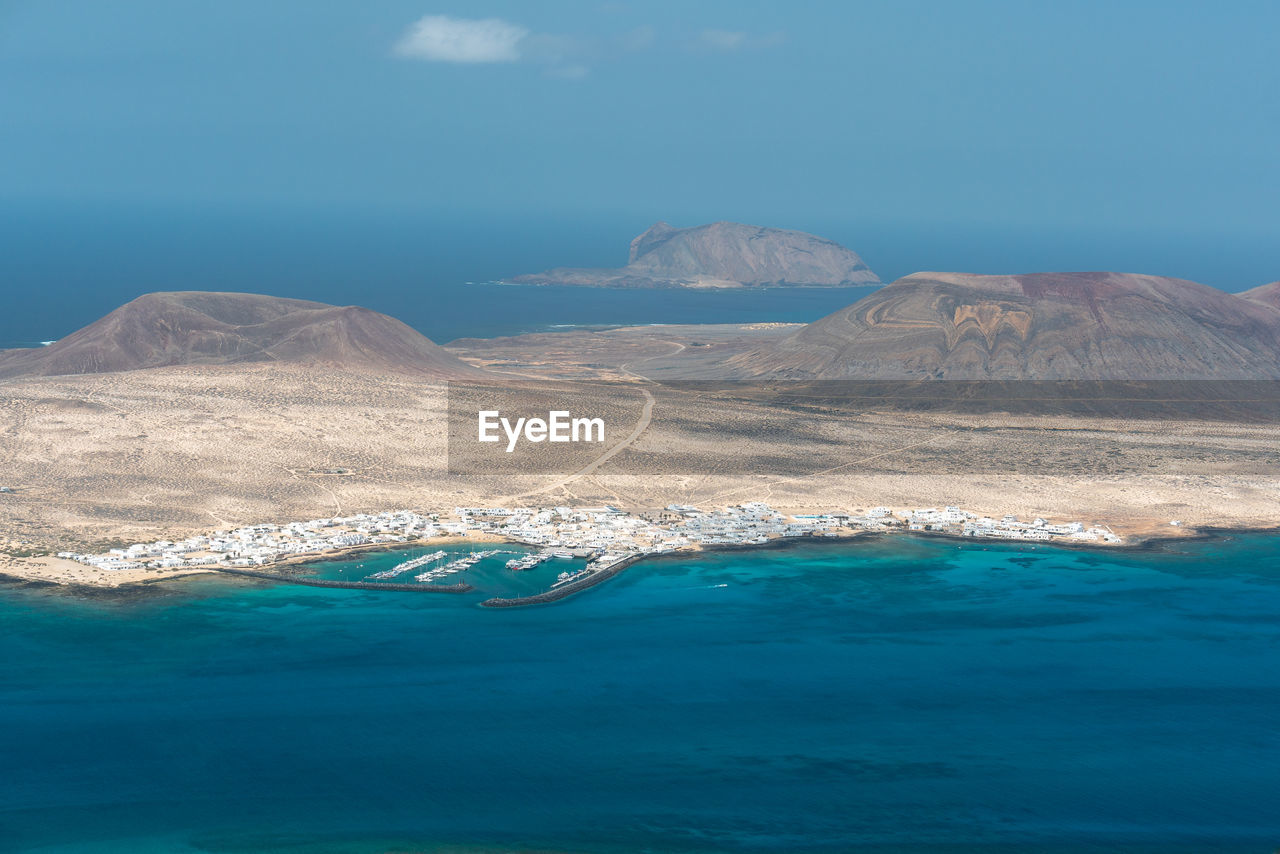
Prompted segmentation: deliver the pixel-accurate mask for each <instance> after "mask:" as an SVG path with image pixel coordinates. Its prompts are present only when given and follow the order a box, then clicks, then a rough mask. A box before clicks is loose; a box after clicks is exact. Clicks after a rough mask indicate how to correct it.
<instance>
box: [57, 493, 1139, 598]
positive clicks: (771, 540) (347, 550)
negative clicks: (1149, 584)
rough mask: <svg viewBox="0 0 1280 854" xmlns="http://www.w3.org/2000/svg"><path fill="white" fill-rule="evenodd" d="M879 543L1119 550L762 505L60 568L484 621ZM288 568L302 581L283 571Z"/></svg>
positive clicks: (157, 548) (982, 521) (394, 530)
mask: <svg viewBox="0 0 1280 854" xmlns="http://www.w3.org/2000/svg"><path fill="white" fill-rule="evenodd" d="M875 533H880V534H892V533H919V534H927V535H937V536H948V537H956V538H962V539H981V540H1005V541H1018V542H1030V543H1055V544H1061V545H1068V546H1085V545H1101V544H1118V543H1121V542H1122V540H1121V538H1120V537H1119V536H1118V535H1117V534H1115V532H1114V531H1112V530H1111V528H1110V527H1109V526H1107V525H1106V524H1105V523H1103V524H1097V523H1095V524H1086V523H1085V522H1081V521H1069V522H1051V521H1049V520H1046V519H1043V518H1040V517H1035V518H1032V519H1029V520H1028V519H1021V518H1019V517H1018V516H1017V515H1015V514H1011V513H1007V514H1002V515H1001V516H999V517H997V516H993V515H983V514H979V513H975V512H971V511H967V510H964V509H962V508H960V507H955V506H947V507H943V508H936V507H933V508H913V509H911V508H908V509H902V508H890V507H873V508H870V509H866V510H857V511H826V512H817V513H793V514H787V513H783V512H782V511H780V510H778V509H775V508H774V507H772V506H770V505H769V504H767V503H764V502H759V501H756V502H747V503H742V504H735V505H730V506H725V507H719V508H715V509H709V510H705V509H703V508H699V507H696V506H692V505H683V504H670V505H667V506H666V507H664V508H661V509H657V510H651V511H641V512H629V511H626V510H623V509H621V508H618V507H613V506H609V505H605V506H599V507H572V506H565V505H560V506H554V507H455V508H454V509H453V511H452V512H451V513H444V512H430V513H423V512H417V511H411V510H395V511H386V512H383V513H378V514H358V515H354V516H345V517H333V518H327V519H313V520H310V521H306V522H292V523H286V524H259V525H247V526H242V527H239V528H235V529H232V530H222V531H215V532H213V533H210V534H201V535H196V536H192V537H188V538H187V539H185V540H159V541H156V542H153V543H138V544H133V545H130V546H126V547H119V548H114V549H110V550H108V551H107V552H105V553H96V554H82V553H76V552H62V553H59V555H58V559H59V560H65V561H72V562H75V563H80V564H84V565H86V566H89V567H92V568H94V569H96V570H98V571H101V572H103V573H105V574H112V573H115V572H118V571H122V570H133V571H141V572H154V573H156V574H162V573H165V572H174V571H188V572H190V571H201V570H203V571H212V572H219V573H226V574H231V575H242V576H248V577H257V578H266V579H273V580H278V581H283V582H287V583H298V584H312V586H328V587H344V588H353V589H359V588H376V589H379V590H398V591H415V592H416V591H420V590H427V591H435V590H445V591H449V592H473V591H474V592H477V593H479V594H482V595H483V594H487V598H486V599H485V600H484V601H483V602H482V603H481V604H483V605H485V606H487V607H512V606H518V605H528V604H538V603H543V602H552V601H556V600H559V599H563V598H564V597H566V596H570V595H573V594H574V593H578V592H580V591H583V590H586V589H589V588H591V587H593V586H595V585H597V584H599V583H601V582H602V581H605V580H607V579H609V578H612V577H614V576H615V575H616V574H617V573H618V572H620V571H622V569H625V568H626V567H627V566H630V565H632V564H634V563H635V562H636V561H638V560H641V559H643V558H645V557H650V556H655V555H664V554H672V553H681V552H684V553H688V552H697V551H703V550H720V549H735V548H759V547H764V546H771V545H781V544H785V543H788V542H797V541H800V540H802V539H805V538H823V539H841V538H849V537H853V536H857V535H861V534H875ZM480 543H486V544H489V546H488V547H482V548H477V545H479V544H480ZM428 549H430V550H428ZM285 565H289V566H292V567H294V568H299V567H305V569H301V570H300V572H301V574H299V572H294V571H290V572H283V571H279V569H280V568H282V567H283V566H285ZM357 575H358V576H359V577H358V578H357V577H355V576H357ZM409 578H412V581H410V580H407V579H409Z"/></svg>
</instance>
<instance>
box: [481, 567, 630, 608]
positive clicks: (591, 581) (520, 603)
mask: <svg viewBox="0 0 1280 854" xmlns="http://www.w3.org/2000/svg"><path fill="white" fill-rule="evenodd" d="M646 557H650V555H647V554H638V555H630V556H628V557H624V558H622V559H621V560H619V561H617V562H615V563H611V564H609V566H607V567H605V568H604V569H598V570H596V571H595V572H593V573H591V574H590V575H587V576H586V577H585V578H580V579H577V580H574V581H571V582H569V583H567V584H564V585H562V586H560V587H553V588H552V589H550V590H547V591H545V592H543V593H535V594H534V595H532V596H520V597H517V598H514V599H503V598H500V597H499V598H494V599H486V600H484V601H483V602H481V603H480V604H481V606H483V607H485V608H521V607H524V606H526V605H545V604H547V603H549V602H558V601H559V600H561V599H564V598H565V597H566V596H572V595H573V594H575V593H581V592H582V591H583V590H586V589H587V588H589V587H594V586H595V585H597V584H599V583H600V582H602V581H608V580H609V579H610V578H613V577H614V576H615V575H617V574H618V573H620V572H622V571H623V570H624V569H626V568H627V567H629V566H631V565H632V564H633V563H638V562H639V561H641V560H643V559H645V558H646Z"/></svg>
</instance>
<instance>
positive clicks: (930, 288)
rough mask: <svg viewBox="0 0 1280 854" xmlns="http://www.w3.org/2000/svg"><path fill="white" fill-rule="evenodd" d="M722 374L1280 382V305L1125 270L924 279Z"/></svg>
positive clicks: (904, 282) (900, 285)
mask: <svg viewBox="0 0 1280 854" xmlns="http://www.w3.org/2000/svg"><path fill="white" fill-rule="evenodd" d="M724 367H725V371H724V372H723V373H722V375H728V376H735V377H793V378H798V379H864V378H866V379H888V378H893V379H961V380H1110V379H1131V380H1139V379H1141V380H1146V379H1277V378H1280V309H1277V308H1273V307H1271V306H1269V305H1266V304H1264V303H1263V302H1262V301H1261V300H1258V301H1253V300H1251V299H1242V298H1241V297H1240V296H1236V295H1233V294H1228V293H1225V292H1223V291H1220V290H1218V289H1216V288H1212V287H1208V286H1206V285H1200V284H1196V283H1195V282H1189V281H1184V280H1181V279H1168V278H1161V277H1158V276H1143V275H1135V274H1127V273H1105V272H1104V273H1034V274H1029V275H1017V276H979V275H969V274H961V273H916V274H914V275H911V276H907V277H905V278H902V279H899V280H898V281H896V282H894V283H892V284H890V285H887V286H885V287H884V288H881V289H880V290H878V291H876V292H875V293H873V294H871V295H870V296H868V297H866V298H865V299H863V300H860V301H859V302H857V303H854V304H853V305H851V306H848V307H847V308H844V309H841V310H840V311H837V312H835V313H834V314H831V315H828V316H827V317H824V318H822V319H820V320H817V321H815V322H813V323H811V324H809V325H807V326H805V327H803V328H801V329H800V330H798V331H796V332H794V333H792V334H790V335H788V336H785V337H783V338H781V339H779V340H778V341H776V342H773V343H770V344H765V345H761V346H760V347H758V348H755V349H752V350H750V351H747V352H743V353H739V354H737V355H734V356H731V357H729V359H728V360H727V363H726V364H725V366H724Z"/></svg>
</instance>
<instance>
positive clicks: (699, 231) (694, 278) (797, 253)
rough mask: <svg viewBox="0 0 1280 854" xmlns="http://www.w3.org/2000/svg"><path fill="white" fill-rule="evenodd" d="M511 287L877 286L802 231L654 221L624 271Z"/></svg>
mask: <svg viewBox="0 0 1280 854" xmlns="http://www.w3.org/2000/svg"><path fill="white" fill-rule="evenodd" d="M508 281H509V282H513V283H518V284H535V285H584V286H591V287H611V288H682V287H683V288H688V287H695V288H696V287H703V288H740V287H763V286H766V285H792V286H800V287H841V286H853V285H878V284H880V280H879V279H878V278H876V274H875V273H873V272H871V270H869V269H868V268H867V265H866V264H864V263H863V261H862V259H861V258H859V257H858V254H857V253H856V252H852V251H850V250H848V249H845V248H844V247H843V246H841V245H840V244H838V243H835V242H834V241H831V240H825V239H823V238H821V237H815V236H813V235H812V234H805V233H804V232H801V231H786V230H784V229H780V228H761V227H759V226H755V225H742V224H741V223H736V222H714V223H711V224H710V225H699V226H696V227H694V228H675V227H674V226H671V225H668V224H667V223H665V222H659V223H657V224H656V225H654V226H652V227H651V228H650V229H649V230H648V231H646V232H645V233H644V234H641V235H640V236H639V237H637V238H636V239H635V240H633V241H631V256H630V259H629V261H628V263H627V266H625V267H621V268H618V269H590V268H574V267H559V268H556V269H554V270H548V271H547V272H545V273H535V274H532V275H526V276H516V277H515V278H512V279H508Z"/></svg>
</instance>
